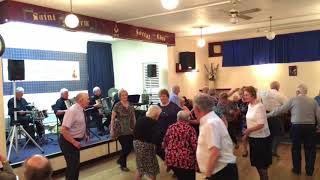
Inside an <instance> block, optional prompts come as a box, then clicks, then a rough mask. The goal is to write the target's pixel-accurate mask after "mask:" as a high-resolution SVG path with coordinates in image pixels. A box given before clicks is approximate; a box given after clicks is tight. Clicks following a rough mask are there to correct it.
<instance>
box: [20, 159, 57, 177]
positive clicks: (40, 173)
mask: <svg viewBox="0 0 320 180" xmlns="http://www.w3.org/2000/svg"><path fill="white" fill-rule="evenodd" d="M24 168H25V169H24V177H25V179H26V180H51V179H52V178H51V176H52V167H51V164H50V162H49V160H48V159H47V158H46V157H44V156H42V155H33V156H31V157H30V158H29V159H27V160H25V161H24Z"/></svg>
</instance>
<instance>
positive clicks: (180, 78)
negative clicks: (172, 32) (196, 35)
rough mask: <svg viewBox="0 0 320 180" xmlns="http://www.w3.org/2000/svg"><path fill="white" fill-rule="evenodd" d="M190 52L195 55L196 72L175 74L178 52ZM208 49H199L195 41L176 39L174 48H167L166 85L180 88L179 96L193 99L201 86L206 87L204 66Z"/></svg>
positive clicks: (206, 80)
mask: <svg viewBox="0 0 320 180" xmlns="http://www.w3.org/2000/svg"><path fill="white" fill-rule="evenodd" d="M184 51H191V52H195V53H196V69H197V72H183V73H177V72H176V63H177V62H179V52H184ZM207 53H208V47H207V46H205V47H203V48H199V47H198V46H197V41H194V40H190V39H187V38H176V46H172V47H169V48H168V68H169V70H168V84H169V87H170V88H171V87H172V86H174V85H179V86H180V91H181V92H180V94H179V95H180V96H186V97H188V98H191V99H193V98H194V96H195V95H196V94H197V93H198V92H199V89H201V88H202V87H203V86H207V85H208V79H207V75H206V73H205V69H204V65H205V64H208V56H207Z"/></svg>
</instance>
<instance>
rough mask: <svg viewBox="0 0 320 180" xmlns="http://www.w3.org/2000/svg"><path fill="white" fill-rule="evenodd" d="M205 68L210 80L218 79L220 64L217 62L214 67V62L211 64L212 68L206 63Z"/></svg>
mask: <svg viewBox="0 0 320 180" xmlns="http://www.w3.org/2000/svg"><path fill="white" fill-rule="evenodd" d="M204 68H205V69H206V71H207V73H208V77H209V81H215V80H216V79H217V73H218V68H219V64H217V65H216V66H215V67H213V63H211V64H210V69H208V67H207V66H206V65H204Z"/></svg>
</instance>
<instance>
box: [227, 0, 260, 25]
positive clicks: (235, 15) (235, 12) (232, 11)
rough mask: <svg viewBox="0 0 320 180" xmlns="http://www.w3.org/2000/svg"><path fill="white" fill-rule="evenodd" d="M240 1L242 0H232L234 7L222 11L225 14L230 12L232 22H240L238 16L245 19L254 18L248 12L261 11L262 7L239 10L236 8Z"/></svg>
mask: <svg viewBox="0 0 320 180" xmlns="http://www.w3.org/2000/svg"><path fill="white" fill-rule="evenodd" d="M238 2H240V0H232V1H231V4H232V9H230V10H229V11H226V10H221V11H222V12H224V13H225V14H228V15H229V16H230V22H231V23H232V24H236V23H238V22H239V19H238V18H241V19H244V20H250V19H252V17H251V16H248V15H246V14H250V13H255V12H259V11H261V9H260V8H252V9H247V10H244V11H238V10H237V8H236V5H237V3H238Z"/></svg>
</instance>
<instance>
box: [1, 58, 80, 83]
mask: <svg viewBox="0 0 320 180" xmlns="http://www.w3.org/2000/svg"><path fill="white" fill-rule="evenodd" d="M24 68H25V69H24V71H25V80H24V81H76V80H80V71H79V62H77V61H53V60H32V59H27V60H25V61H24ZM3 80H4V82H9V80H8V59H3Z"/></svg>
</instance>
